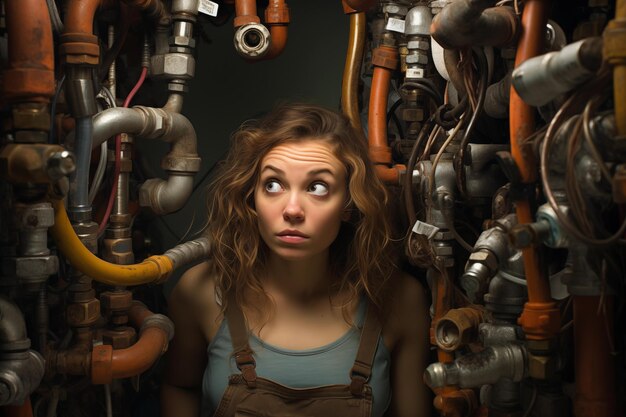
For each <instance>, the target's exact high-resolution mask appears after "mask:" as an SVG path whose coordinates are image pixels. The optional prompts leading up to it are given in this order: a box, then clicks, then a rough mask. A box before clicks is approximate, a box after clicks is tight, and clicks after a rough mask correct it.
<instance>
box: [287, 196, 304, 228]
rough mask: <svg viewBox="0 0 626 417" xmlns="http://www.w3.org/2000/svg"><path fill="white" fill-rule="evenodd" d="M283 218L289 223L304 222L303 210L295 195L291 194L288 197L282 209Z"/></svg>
mask: <svg viewBox="0 0 626 417" xmlns="http://www.w3.org/2000/svg"><path fill="white" fill-rule="evenodd" d="M283 218H284V219H285V220H286V221H289V222H294V221H302V220H304V209H303V208H302V204H300V198H299V196H298V195H297V194H296V193H292V194H291V195H290V196H289V200H288V201H287V204H286V205H285V208H284V209H283Z"/></svg>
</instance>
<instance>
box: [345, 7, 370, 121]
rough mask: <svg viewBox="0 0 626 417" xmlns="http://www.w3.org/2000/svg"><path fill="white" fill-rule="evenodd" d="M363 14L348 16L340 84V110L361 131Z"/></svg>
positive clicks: (364, 25) (364, 22) (364, 23)
mask: <svg viewBox="0 0 626 417" xmlns="http://www.w3.org/2000/svg"><path fill="white" fill-rule="evenodd" d="M365 27H366V21H365V13H363V12H360V13H351V14H350V35H349V38H348V50H347V51H346V63H345V66H344V67H343V81H342V84H341V109H342V110H343V114H345V115H346V116H347V117H348V119H350V124H351V125H352V127H353V128H355V129H356V130H358V131H361V129H362V126H361V116H360V113H359V98H358V86H359V74H360V72H361V60H362V58H363V47H364V45H365Z"/></svg>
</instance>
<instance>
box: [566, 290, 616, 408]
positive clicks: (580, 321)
mask: <svg viewBox="0 0 626 417" xmlns="http://www.w3.org/2000/svg"><path fill="white" fill-rule="evenodd" d="M573 298H574V301H573V305H574V349H575V355H576V356H575V375H576V397H575V400H574V404H575V406H574V415H575V416H576V417H583V416H584V417H612V416H615V415H617V412H616V411H617V410H616V403H617V399H616V390H615V364H614V361H613V358H612V356H611V341H610V339H609V338H610V335H609V334H610V333H611V332H612V331H613V320H612V311H613V308H612V307H613V297H611V296H605V297H604V301H603V303H604V308H600V301H601V298H600V297H599V296H574V297H573ZM598 312H599V313H600V314H598Z"/></svg>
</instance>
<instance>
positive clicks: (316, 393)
mask: <svg viewBox="0 0 626 417" xmlns="http://www.w3.org/2000/svg"><path fill="white" fill-rule="evenodd" d="M226 319H227V320H228V327H229V329H230V336H231V338H232V341H233V351H234V352H235V353H234V356H235V361H236V362H237V368H238V369H239V371H241V373H240V374H234V375H231V376H230V378H229V381H228V387H227V388H226V392H225V393H224V395H223V396H222V399H221V401H220V403H219V406H218V407H217V410H216V411H215V414H213V416H214V417H333V416H341V417H370V414H371V409H372V389H371V387H370V386H369V385H368V384H367V381H368V380H369V378H370V375H371V371H372V363H373V361H374V354H375V353H376V346H377V345H378V338H379V336H380V332H381V324H380V321H379V320H378V318H377V317H376V314H375V313H374V312H373V309H370V308H368V309H367V315H366V317H365V323H364V324H363V330H362V331H361V340H360V342H359V348H358V351H357V355H356V360H355V361H354V366H353V367H352V369H351V371H350V380H351V381H352V382H351V383H350V384H349V385H339V384H337V385H325V386H321V387H315V388H289V387H286V386H284V385H281V384H278V383H276V382H273V381H271V380H269V379H264V378H261V377H258V376H257V374H256V370H255V367H256V363H255V361H254V357H253V356H252V350H251V349H250V346H249V344H248V329H247V327H246V323H245V320H244V317H243V313H242V312H241V309H240V308H239V306H238V305H237V304H236V303H234V302H229V303H228V307H227V309H226Z"/></svg>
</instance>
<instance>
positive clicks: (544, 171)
mask: <svg viewBox="0 0 626 417" xmlns="http://www.w3.org/2000/svg"><path fill="white" fill-rule="evenodd" d="M608 74H609V72H608V71H604V72H603V73H602V74H600V75H599V76H598V77H596V78H595V79H594V80H592V81H591V82H589V83H587V84H586V86H585V87H586V88H582V89H580V90H578V91H577V92H576V93H575V94H574V95H573V96H571V97H570V98H569V99H568V100H567V101H566V102H565V104H563V106H561V108H560V109H559V110H558V111H557V113H556V115H555V116H554V118H553V119H552V121H551V122H550V125H549V126H548V130H547V131H546V136H545V139H544V143H543V147H542V149H541V153H540V167H541V169H540V173H541V183H542V185H543V191H544V194H545V196H546V199H547V200H548V203H549V204H550V207H551V208H552V210H554V213H555V214H556V216H557V218H558V219H559V223H560V225H561V226H562V227H563V228H564V229H565V230H566V231H567V232H568V233H569V234H570V235H572V236H573V237H575V238H576V239H578V240H580V241H581V242H583V243H586V244H588V245H591V246H607V245H610V244H612V243H614V242H616V241H619V243H620V244H624V240H623V239H621V237H622V236H623V235H624V232H626V219H625V220H624V222H623V223H622V225H621V226H620V227H619V229H618V231H617V232H615V233H614V234H613V235H611V236H609V237H607V238H604V239H594V238H590V237H588V236H586V235H584V234H583V233H582V232H581V231H580V230H578V228H576V227H575V226H574V225H572V224H571V223H570V221H569V220H568V219H567V218H566V217H565V215H564V214H563V213H562V212H561V210H560V208H559V204H558V203H557V201H556V199H555V197H554V193H553V192H552V188H551V187H550V180H549V176H548V174H549V169H548V154H549V153H550V148H551V146H552V141H553V138H554V134H555V132H556V130H557V128H556V126H557V125H560V124H561V122H562V120H563V119H564V118H565V116H566V115H568V114H569V111H570V109H571V108H572V107H573V106H574V105H580V103H579V102H580V101H582V102H584V101H586V100H585V99H587V98H588V96H589V95H591V94H592V93H593V92H595V91H597V90H598V89H602V88H603V87H605V86H606V85H607V84H608V81H609V77H608Z"/></svg>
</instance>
